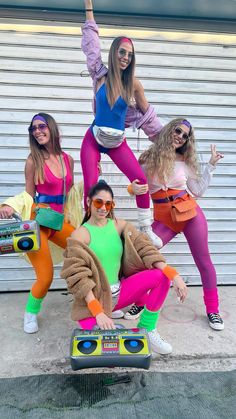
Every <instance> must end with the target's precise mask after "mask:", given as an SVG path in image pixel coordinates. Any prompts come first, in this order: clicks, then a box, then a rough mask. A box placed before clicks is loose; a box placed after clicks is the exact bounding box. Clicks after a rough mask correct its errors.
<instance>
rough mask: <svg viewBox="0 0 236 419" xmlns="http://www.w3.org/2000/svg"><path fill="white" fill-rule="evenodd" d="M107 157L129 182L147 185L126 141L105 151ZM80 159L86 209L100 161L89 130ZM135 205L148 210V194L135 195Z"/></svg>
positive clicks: (96, 146)
mask: <svg viewBox="0 0 236 419" xmlns="http://www.w3.org/2000/svg"><path fill="white" fill-rule="evenodd" d="M107 155H108V156H109V157H110V158H111V159H112V161H113V162H114V163H115V165H116V166H117V167H118V168H119V169H120V171H121V172H122V173H124V175H125V176H127V178H128V179H129V181H130V182H133V180H134V179H139V182H140V184H144V183H147V180H146V177H145V175H144V173H143V171H142V169H141V167H140V165H139V163H138V161H137V159H136V157H135V155H134V153H133V152H132V150H131V149H130V147H129V146H128V145H127V142H126V141H123V143H122V144H121V145H120V146H119V147H116V148H110V149H107ZM80 159H81V166H82V171H83V178H84V208H87V203H86V198H87V196H88V192H89V189H90V188H91V186H93V185H94V184H95V183H97V181H98V177H99V172H98V162H99V161H100V159H101V153H100V151H99V144H98V143H97V141H96V140H95V138H94V135H93V133H92V131H91V129H90V128H89V129H88V130H87V132H86V134H85V137H84V139H83V142H82V147H81V152H80ZM136 203H137V207H138V208H149V206H150V198H149V193H146V194H144V195H139V196H138V195H137V196H136Z"/></svg>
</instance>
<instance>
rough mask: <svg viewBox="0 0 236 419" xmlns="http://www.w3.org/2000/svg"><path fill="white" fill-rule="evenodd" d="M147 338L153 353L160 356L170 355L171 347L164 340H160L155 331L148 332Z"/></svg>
mask: <svg viewBox="0 0 236 419" xmlns="http://www.w3.org/2000/svg"><path fill="white" fill-rule="evenodd" d="M148 337H149V340H150V344H151V349H152V351H153V352H155V353H157V354H161V355H167V354H171V352H172V346H171V345H170V344H169V343H168V342H166V341H165V340H164V339H162V337H161V336H160V335H159V333H158V332H157V330H152V331H151V332H148Z"/></svg>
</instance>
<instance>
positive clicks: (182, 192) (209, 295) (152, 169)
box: [126, 118, 224, 330]
mask: <svg viewBox="0 0 236 419" xmlns="http://www.w3.org/2000/svg"><path fill="white" fill-rule="evenodd" d="M222 157H223V155H222V154H221V153H218V152H217V151H216V147H215V145H211V158H210V161H209V163H208V164H207V165H206V167H205V169H204V171H203V173H202V174H201V175H200V171H199V168H198V161H197V153H196V149H195V137H194V130H193V127H192V126H191V124H190V122H189V121H187V120H186V119H183V118H176V119H174V120H172V121H171V122H169V123H168V124H167V125H166V126H165V127H164V128H163V129H162V131H161V133H160V135H159V139H158V141H157V142H156V143H154V144H153V145H152V146H151V147H150V148H149V149H148V150H147V151H145V152H144V153H143V154H142V155H141V156H140V159H139V162H140V164H141V165H142V167H143V169H144V171H145V173H146V176H147V179H148V187H149V192H150V194H151V197H152V201H153V206H154V222H153V224H152V229H153V232H154V233H155V234H156V235H158V236H159V237H160V238H161V240H162V242H163V245H165V244H166V243H168V242H169V241H170V240H172V239H173V237H175V236H176V235H177V234H178V233H183V234H184V236H185V238H186V240H187V242H188V245H189V247H190V250H191V253H192V256H193V258H194V261H195V263H196V265H197V268H198V270H199V272H200V275H201V280H202V285H203V296H204V303H205V306H206V313H207V317H208V321H209V325H210V327H211V328H213V329H215V330H222V329H223V328H224V323H223V320H222V318H221V316H220V314H219V298H218V292H217V279H216V271H215V268H214V266H213V263H212V261H211V257H210V253H209V249H208V227H207V221H206V218H205V215H204V213H203V212H202V210H201V208H200V207H199V206H198V205H197V204H196V215H195V216H194V217H193V218H191V219H188V220H187V221H183V222H176V221H173V219H172V215H171V207H172V205H173V204H175V203H179V202H184V201H188V202H189V200H190V199H193V198H192V196H195V197H200V196H202V195H203V194H204V192H205V191H206V189H207V187H208V185H209V183H210V180H211V177H212V172H213V171H214V169H215V166H216V164H217V162H218V161H219V160H220V159H221V158H222ZM132 189H133V192H134V193H137V194H139V193H142V192H143V189H145V188H144V187H143V186H139V185H138V184H136V183H133V185H132ZM146 190H147V189H146ZM146 190H145V191H146ZM136 306H137V307H136ZM130 310H131V311H130V313H126V318H132V314H133V313H134V312H136V313H137V312H139V311H141V310H142V302H141V301H139V302H136V305H135V307H133V308H131V309H130ZM129 314H130V315H129Z"/></svg>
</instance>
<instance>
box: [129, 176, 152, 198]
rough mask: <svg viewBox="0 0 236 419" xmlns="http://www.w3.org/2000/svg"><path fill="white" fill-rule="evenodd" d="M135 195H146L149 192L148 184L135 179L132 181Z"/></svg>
mask: <svg viewBox="0 0 236 419" xmlns="http://www.w3.org/2000/svg"><path fill="white" fill-rule="evenodd" d="M131 185H132V190H133V193H134V195H144V194H145V193H147V192H148V184H147V183H145V184H144V185H140V183H139V180H138V179H135V180H133V182H132V183H131Z"/></svg>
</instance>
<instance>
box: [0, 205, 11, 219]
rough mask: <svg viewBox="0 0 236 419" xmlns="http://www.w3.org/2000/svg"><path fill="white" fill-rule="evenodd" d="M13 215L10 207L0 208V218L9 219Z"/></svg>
mask: <svg viewBox="0 0 236 419" xmlns="http://www.w3.org/2000/svg"><path fill="white" fill-rule="evenodd" d="M13 214H14V209H13V208H12V207H10V205H3V206H2V207H1V208H0V218H11V217H12V215H13Z"/></svg>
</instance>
